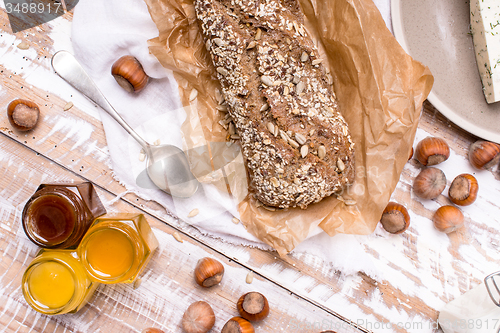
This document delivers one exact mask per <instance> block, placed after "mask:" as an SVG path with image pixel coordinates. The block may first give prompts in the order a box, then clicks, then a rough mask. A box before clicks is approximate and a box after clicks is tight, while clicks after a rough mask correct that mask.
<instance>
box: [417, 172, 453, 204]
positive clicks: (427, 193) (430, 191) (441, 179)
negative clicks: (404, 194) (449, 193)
mask: <svg viewBox="0 0 500 333" xmlns="http://www.w3.org/2000/svg"><path fill="white" fill-rule="evenodd" d="M445 187H446V176H445V174H444V172H443V171H441V170H439V169H437V168H433V167H430V168H425V169H423V170H422V171H420V173H419V174H418V175H417V177H415V179H414V181H413V192H414V193H415V194H416V195H417V196H419V197H420V198H422V199H428V200H429V199H435V198H437V197H438V196H439V195H440V194H441V193H442V192H443V190H444V188H445Z"/></svg>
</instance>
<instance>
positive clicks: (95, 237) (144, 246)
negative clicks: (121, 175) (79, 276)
mask: <svg viewBox="0 0 500 333" xmlns="http://www.w3.org/2000/svg"><path fill="white" fill-rule="evenodd" d="M157 247H158V240H157V239H156V237H155V235H154V234H153V231H152V230H151V227H150V226H149V224H148V222H147V221H146V218H145V217H144V215H142V214H108V215H105V216H102V217H99V218H97V219H96V220H95V221H94V223H93V224H92V227H91V228H90V229H89V231H88V232H87V234H86V235H85V237H84V238H83V240H82V242H81V244H80V246H79V247H78V255H79V256H80V260H81V261H82V264H83V266H84V267H85V269H86V270H87V273H88V274H89V276H90V278H91V279H92V280H94V281H96V282H101V283H119V282H124V283H130V282H133V281H134V280H135V279H136V278H137V276H138V275H139V274H140V273H141V272H142V270H143V269H144V267H145V266H146V265H147V263H148V262H149V260H150V259H151V256H152V253H153V251H154V250H155V249H156V248H157Z"/></svg>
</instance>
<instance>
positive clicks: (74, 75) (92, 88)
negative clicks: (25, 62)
mask: <svg viewBox="0 0 500 333" xmlns="http://www.w3.org/2000/svg"><path fill="white" fill-rule="evenodd" d="M52 68H54V70H55V72H56V73H57V74H58V75H59V76H60V77H62V78H63V79H64V80H65V81H66V82H68V83H69V84H70V85H72V86H73V87H74V88H75V89H77V90H78V91H80V92H81V93H82V94H84V95H85V96H87V98H88V99H90V100H91V101H92V102H94V103H95V104H97V105H98V106H100V107H101V108H102V109H103V110H104V111H106V112H107V113H108V114H109V115H110V116H111V117H113V119H114V120H116V121H117V122H118V124H120V125H121V126H122V127H123V128H124V129H125V130H126V131H127V132H128V133H129V134H130V135H131V136H132V137H133V138H134V139H135V140H136V141H137V142H138V143H139V144H140V145H141V146H142V147H143V148H144V149H146V150H147V149H148V148H149V146H150V145H149V143H147V142H146V141H144V139H143V138H141V137H140V136H139V135H138V134H137V133H136V132H135V131H134V130H133V129H132V127H130V126H129V125H128V124H127V123H126V122H125V120H123V118H122V117H121V116H120V115H119V114H118V112H116V110H115V109H114V108H113V107H112V106H111V104H109V102H108V100H107V99H106V97H104V95H103V94H102V93H101V91H100V90H99V88H97V86H96V85H95V83H94V81H92V79H91V78H90V76H89V75H88V74H87V72H85V70H84V69H83V67H82V65H80V63H79V62H78V60H76V58H75V57H74V56H73V55H72V54H71V53H69V52H68V51H59V52H57V53H56V54H54V56H53V57H52Z"/></svg>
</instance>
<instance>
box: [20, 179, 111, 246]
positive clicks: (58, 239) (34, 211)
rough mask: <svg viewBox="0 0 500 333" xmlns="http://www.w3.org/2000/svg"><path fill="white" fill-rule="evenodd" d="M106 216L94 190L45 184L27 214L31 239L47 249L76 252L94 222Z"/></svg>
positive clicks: (88, 186)
mask: <svg viewBox="0 0 500 333" xmlns="http://www.w3.org/2000/svg"><path fill="white" fill-rule="evenodd" d="M105 213H106V210H105V209H104V207H103V205H102V203H101V201H100V200H99V197H98V196H97V193H96V192H95V189H94V187H93V186H92V184H91V183H89V182H84V183H79V184H51V185H48V184H42V185H40V186H39V187H38V189H37V191H36V192H35V194H34V195H33V196H32V197H31V198H30V200H29V201H28V202H27V204H26V205H25V207H24V210H23V216H22V221H23V228H24V231H25V232H26V235H27V236H28V238H29V239H30V240H31V241H33V242H34V243H35V244H37V245H39V246H42V247H45V248H61V249H65V248H73V249H74V248H76V246H78V244H79V242H80V241H81V239H82V238H83V235H84V234H85V232H86V231H87V230H88V228H89V227H90V225H91V224H92V222H93V220H94V219H95V218H96V217H98V216H101V215H103V214H105Z"/></svg>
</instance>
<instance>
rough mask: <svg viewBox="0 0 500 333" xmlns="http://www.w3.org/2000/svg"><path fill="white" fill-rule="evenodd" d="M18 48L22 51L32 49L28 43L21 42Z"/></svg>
mask: <svg viewBox="0 0 500 333" xmlns="http://www.w3.org/2000/svg"><path fill="white" fill-rule="evenodd" d="M17 48H18V49H21V50H27V49H29V48H30V44H28V43H26V42H21V43H19V44H17Z"/></svg>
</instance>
